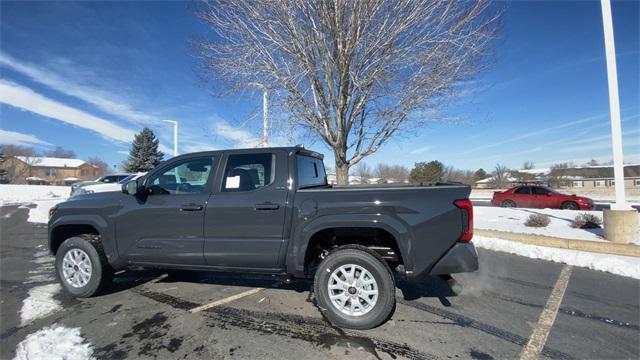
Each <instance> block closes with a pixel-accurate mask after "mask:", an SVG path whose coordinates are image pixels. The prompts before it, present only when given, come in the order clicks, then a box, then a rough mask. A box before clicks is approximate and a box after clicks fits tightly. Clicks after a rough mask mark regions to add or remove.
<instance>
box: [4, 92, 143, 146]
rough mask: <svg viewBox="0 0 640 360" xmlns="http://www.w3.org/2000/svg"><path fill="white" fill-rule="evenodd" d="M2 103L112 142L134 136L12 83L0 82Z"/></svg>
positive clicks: (114, 125) (124, 140) (128, 131)
mask: <svg viewBox="0 0 640 360" xmlns="http://www.w3.org/2000/svg"><path fill="white" fill-rule="evenodd" d="M0 102H2V103H5V104H7V105H11V106H13V107H16V108H20V109H24V110H27V111H30V112H33V113H36V114H39V115H42V116H46V117H48V118H52V119H57V120H60V121H62V122H65V123H68V124H71V125H75V126H78V127H81V128H85V129H88V130H91V131H94V132H96V133H98V134H100V135H102V136H104V137H106V138H109V139H112V140H116V141H122V142H130V141H131V140H132V139H133V136H134V132H133V131H132V130H129V129H126V128H123V127H121V126H119V125H116V124H114V123H113V122H111V121H108V120H105V119H102V118H99V117H97V116H94V115H91V114H89V113H87V112H84V111H82V110H78V109H76V108H73V107H70V106H67V105H64V104H62V103H59V102H57V101H55V100H51V99H49V98H47V97H44V96H42V95H40V94H38V93H36V92H34V91H33V90H31V89H29V88H26V87H24V86H21V85H18V84H15V83H13V82H10V81H5V80H0Z"/></svg>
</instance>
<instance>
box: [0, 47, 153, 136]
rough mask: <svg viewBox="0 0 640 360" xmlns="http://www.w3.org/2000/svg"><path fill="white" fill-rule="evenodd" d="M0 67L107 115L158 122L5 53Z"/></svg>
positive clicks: (103, 94)
mask: <svg viewBox="0 0 640 360" xmlns="http://www.w3.org/2000/svg"><path fill="white" fill-rule="evenodd" d="M0 65H3V66H6V67H8V68H10V69H12V70H14V71H16V72H19V73H21V74H23V75H25V76H27V77H29V78H30V79H31V80H33V81H35V82H38V83H40V84H43V85H46V86H48V87H50V88H52V89H54V90H56V91H59V92H61V93H63V94H66V95H69V96H73V97H76V98H78V99H80V100H82V101H85V102H87V103H89V104H92V105H94V106H96V107H97V108H98V109H100V110H102V111H104V112H106V113H108V114H111V115H114V116H118V117H122V118H124V119H127V120H130V121H134V122H137V123H143V124H148V123H151V122H158V121H159V119H157V118H156V117H154V116H151V115H148V114H145V113H143V112H140V111H137V110H134V109H133V108H132V107H131V105H129V104H127V103H125V102H123V101H122V100H120V99H113V97H112V96H111V95H109V93H107V92H106V91H104V90H102V89H98V88H95V87H91V86H86V85H81V84H77V83H75V82H73V81H70V80H69V79H68V78H65V77H62V76H60V75H57V74H56V73H55V72H53V71H51V69H46V68H43V67H39V66H36V65H34V64H29V63H25V62H21V61H18V60H16V59H14V58H12V57H11V56H9V55H7V54H5V53H0Z"/></svg>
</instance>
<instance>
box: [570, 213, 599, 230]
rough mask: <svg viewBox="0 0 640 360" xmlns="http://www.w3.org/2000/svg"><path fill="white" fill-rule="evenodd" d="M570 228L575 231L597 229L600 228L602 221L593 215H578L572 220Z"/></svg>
mask: <svg viewBox="0 0 640 360" xmlns="http://www.w3.org/2000/svg"><path fill="white" fill-rule="evenodd" d="M572 226H573V227H574V228H576V229H599V228H600V227H601V226H602V220H601V219H600V218H599V217H598V216H597V215H594V214H589V213H584V214H578V215H577V216H576V217H575V218H574V219H573V225H572Z"/></svg>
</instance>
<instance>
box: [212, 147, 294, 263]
mask: <svg viewBox="0 0 640 360" xmlns="http://www.w3.org/2000/svg"><path fill="white" fill-rule="evenodd" d="M221 168H222V169H224V170H223V173H222V177H221V180H220V181H219V184H217V185H216V186H217V187H218V186H219V191H217V192H215V193H214V194H213V196H212V198H211V200H210V201H209V203H208V204H207V209H206V213H205V226H204V238H205V242H204V257H205V260H206V262H207V264H208V265H211V266H218V267H224V268H245V269H254V270H268V271H273V270H275V269H281V268H282V266H283V264H280V261H279V258H280V256H279V254H280V248H281V246H282V244H283V238H284V230H283V229H284V220H285V212H286V208H287V206H286V205H287V195H288V190H287V179H288V155H287V153H286V151H282V150H269V151H265V150H255V152H246V151H243V152H242V153H230V154H228V155H227V156H225V164H224V167H221ZM216 190H217V189H216Z"/></svg>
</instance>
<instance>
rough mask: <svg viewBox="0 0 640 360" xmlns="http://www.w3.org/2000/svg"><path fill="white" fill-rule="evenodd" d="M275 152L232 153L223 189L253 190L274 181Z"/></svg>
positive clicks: (226, 169)
mask: <svg viewBox="0 0 640 360" xmlns="http://www.w3.org/2000/svg"><path fill="white" fill-rule="evenodd" d="M273 163H274V156H273V154H269V153H263V154H238V155H230V156H229V159H228V160H227V166H226V167H225V171H224V178H223V180H222V191H224V192H238V191H251V190H256V189H260V188H261V187H265V186H267V185H269V184H271V182H273Z"/></svg>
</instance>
